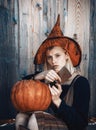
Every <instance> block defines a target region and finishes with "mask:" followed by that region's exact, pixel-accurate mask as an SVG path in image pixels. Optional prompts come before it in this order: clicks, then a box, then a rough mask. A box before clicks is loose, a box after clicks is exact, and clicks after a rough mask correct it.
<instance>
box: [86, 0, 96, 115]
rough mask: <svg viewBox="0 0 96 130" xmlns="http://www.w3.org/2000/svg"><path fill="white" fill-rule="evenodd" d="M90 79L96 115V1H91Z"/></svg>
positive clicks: (91, 107)
mask: <svg viewBox="0 0 96 130" xmlns="http://www.w3.org/2000/svg"><path fill="white" fill-rule="evenodd" d="M89 41H90V42H89V69H88V79H89V81H90V85H91V102H90V115H91V116H95V117H96V1H94V0H91V1H90V37H89Z"/></svg>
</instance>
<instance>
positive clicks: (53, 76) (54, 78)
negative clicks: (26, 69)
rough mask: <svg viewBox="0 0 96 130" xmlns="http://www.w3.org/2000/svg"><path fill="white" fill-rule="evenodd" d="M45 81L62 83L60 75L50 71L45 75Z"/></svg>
mask: <svg viewBox="0 0 96 130" xmlns="http://www.w3.org/2000/svg"><path fill="white" fill-rule="evenodd" d="M45 80H46V81H47V82H48V83H50V82H54V81H57V82H59V83H60V82H61V78H60V77H59V75H58V74H57V73H56V72H55V71H54V70H48V71H46V73H45Z"/></svg>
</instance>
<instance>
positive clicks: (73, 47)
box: [34, 15, 81, 67]
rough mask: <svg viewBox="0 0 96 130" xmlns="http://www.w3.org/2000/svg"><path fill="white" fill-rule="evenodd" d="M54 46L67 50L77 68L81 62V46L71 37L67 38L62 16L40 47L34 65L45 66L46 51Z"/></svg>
mask: <svg viewBox="0 0 96 130" xmlns="http://www.w3.org/2000/svg"><path fill="white" fill-rule="evenodd" d="M52 46H60V47H62V48H63V49H64V50H66V51H67V52H68V54H69V56H70V59H71V61H72V63H73V66H74V67H76V66H78V65H79V64H80V62H81V48H80V46H79V44H78V43H77V42H76V41H75V40H74V39H72V38H70V37H65V36H64V35H63V32H62V31H61V28H60V15H58V18H57V22H56V24H55V25H54V27H53V29H52V31H51V33H50V34H49V36H48V37H47V39H46V40H44V41H43V43H42V44H41V45H40V47H39V49H38V50H37V53H36V55H35V58H34V64H44V62H45V59H46V50H47V49H48V48H49V47H52Z"/></svg>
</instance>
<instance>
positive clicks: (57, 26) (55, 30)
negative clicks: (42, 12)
mask: <svg viewBox="0 0 96 130" xmlns="http://www.w3.org/2000/svg"><path fill="white" fill-rule="evenodd" d="M55 37H56V38H58V37H64V36H63V32H62V31H61V28H60V14H58V18H57V21H56V23H55V25H54V27H53V29H52V31H51V33H50V34H49V36H48V39H49V38H55Z"/></svg>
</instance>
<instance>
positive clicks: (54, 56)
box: [46, 46, 68, 72]
mask: <svg viewBox="0 0 96 130" xmlns="http://www.w3.org/2000/svg"><path fill="white" fill-rule="evenodd" d="M67 57H68V55H66V54H65V51H64V49H63V48H61V47H59V46H56V47H53V48H51V49H49V50H47V52H46V58H47V63H48V64H49V66H50V68H51V69H54V70H55V71H56V72H58V71H60V69H61V68H62V67H63V66H65V64H66V59H67Z"/></svg>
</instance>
